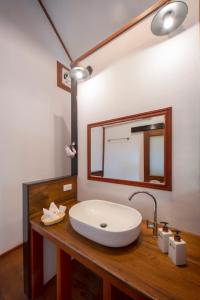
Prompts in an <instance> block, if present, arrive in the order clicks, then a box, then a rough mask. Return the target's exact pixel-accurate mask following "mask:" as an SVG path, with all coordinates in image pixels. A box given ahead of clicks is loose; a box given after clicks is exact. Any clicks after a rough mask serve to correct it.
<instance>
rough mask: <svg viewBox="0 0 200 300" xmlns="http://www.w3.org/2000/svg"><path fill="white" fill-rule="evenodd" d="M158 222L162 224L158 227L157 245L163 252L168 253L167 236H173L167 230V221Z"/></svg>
mask: <svg viewBox="0 0 200 300" xmlns="http://www.w3.org/2000/svg"><path fill="white" fill-rule="evenodd" d="M160 223H161V224H163V227H162V228H159V229H158V247H159V248H160V250H161V251H162V252H163V253H168V248H169V237H171V236H173V233H172V231H171V230H169V228H168V226H167V225H168V223H167V222H160Z"/></svg>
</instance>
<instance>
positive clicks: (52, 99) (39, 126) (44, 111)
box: [0, 0, 71, 254]
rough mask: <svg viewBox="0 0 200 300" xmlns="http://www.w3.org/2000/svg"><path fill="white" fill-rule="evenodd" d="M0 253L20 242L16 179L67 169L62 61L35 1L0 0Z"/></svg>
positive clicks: (42, 176)
mask: <svg viewBox="0 0 200 300" xmlns="http://www.w3.org/2000/svg"><path fill="white" fill-rule="evenodd" d="M0 45H1V47H0V66H1V71H0V207H1V208H0V254H1V253H3V252H4V251H7V250H8V249H10V248H12V247H14V246H16V245H18V244H20V243H22V183H23V182H27V181H32V180H38V179H46V178H51V177H55V176H61V175H65V174H69V173H70V164H69V163H70V162H69V161H67V159H66V157H65V153H64V145H65V144H66V143H67V142H69V141H70V122H71V121H70V119H71V117H70V110H71V108H70V105H71V104H70V94H69V93H67V92H65V91H64V90H61V89H59V88H57V86H56V60H60V61H61V62H62V63H64V64H66V56H65V54H64V52H63V50H62V48H61V47H60V45H59V42H58V40H57V38H56V37H55V35H54V32H53V31H52V29H51V27H50V25H49V23H48V21H47V19H46V17H45V15H44V14H43V12H42V11H41V8H40V6H39V4H38V3H37V1H26V0H18V1H16V0H7V1H0Z"/></svg>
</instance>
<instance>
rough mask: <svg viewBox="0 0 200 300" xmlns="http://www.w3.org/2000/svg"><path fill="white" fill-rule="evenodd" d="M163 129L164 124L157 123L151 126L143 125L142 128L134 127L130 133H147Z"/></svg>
mask: <svg viewBox="0 0 200 300" xmlns="http://www.w3.org/2000/svg"><path fill="white" fill-rule="evenodd" d="M163 128H165V124H164V123H157V124H151V125H143V126H136V127H132V128H131V133H135V132H141V131H143V132H144V131H149V130H158V129H163Z"/></svg>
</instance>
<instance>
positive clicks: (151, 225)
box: [128, 191, 158, 236]
mask: <svg viewBox="0 0 200 300" xmlns="http://www.w3.org/2000/svg"><path fill="white" fill-rule="evenodd" d="M137 194H146V195H148V196H150V197H151V198H152V199H153V201H154V219H153V223H150V222H148V221H147V227H148V228H152V229H153V235H154V236H157V233H158V232H157V229H158V228H157V201H156V198H155V197H154V196H153V195H152V194H150V193H149V192H145V191H138V192H135V193H133V194H132V195H131V196H130V197H128V200H129V201H131V200H132V198H133V197H134V196H135V195H137Z"/></svg>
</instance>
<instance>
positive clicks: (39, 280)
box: [30, 229, 43, 299]
mask: <svg viewBox="0 0 200 300" xmlns="http://www.w3.org/2000/svg"><path fill="white" fill-rule="evenodd" d="M30 276H31V299H35V298H37V297H38V296H40V294H41V293H42V290H43V237H42V236H41V235H40V234H39V233H37V232H36V231H35V230H33V229H31V274H30Z"/></svg>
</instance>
